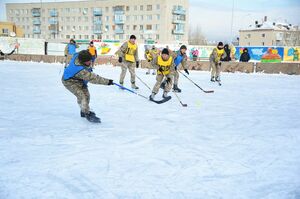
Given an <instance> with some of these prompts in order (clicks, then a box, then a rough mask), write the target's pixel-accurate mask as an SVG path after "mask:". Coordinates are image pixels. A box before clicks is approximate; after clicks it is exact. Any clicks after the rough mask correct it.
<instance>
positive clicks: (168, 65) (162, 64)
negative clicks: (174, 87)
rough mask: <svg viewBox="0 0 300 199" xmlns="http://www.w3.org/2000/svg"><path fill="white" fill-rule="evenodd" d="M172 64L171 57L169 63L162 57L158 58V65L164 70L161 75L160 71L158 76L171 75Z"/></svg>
mask: <svg viewBox="0 0 300 199" xmlns="http://www.w3.org/2000/svg"><path fill="white" fill-rule="evenodd" d="M172 64H173V58H172V56H170V57H169V59H168V60H167V61H164V60H163V59H162V57H161V56H158V58H157V65H159V66H160V67H161V68H162V70H163V72H162V73H161V72H160V71H159V70H157V74H160V75H161V74H163V75H168V74H170V68H171V66H172Z"/></svg>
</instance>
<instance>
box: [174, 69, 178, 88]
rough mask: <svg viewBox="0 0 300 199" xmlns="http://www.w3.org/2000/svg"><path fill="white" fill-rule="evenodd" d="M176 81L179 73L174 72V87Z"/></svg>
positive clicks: (176, 83)
mask: <svg viewBox="0 0 300 199" xmlns="http://www.w3.org/2000/svg"><path fill="white" fill-rule="evenodd" d="M178 70H179V69H178ZM178 79H179V72H178V71H177V70H176V71H175V72H174V85H178Z"/></svg>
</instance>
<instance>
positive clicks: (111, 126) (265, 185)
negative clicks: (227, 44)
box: [0, 61, 300, 199]
mask: <svg viewBox="0 0 300 199" xmlns="http://www.w3.org/2000/svg"><path fill="white" fill-rule="evenodd" d="M61 69H62V65H59V64H43V63H31V62H12V61H1V62H0V71H1V72H0V91H1V97H0V107H1V110H0V198H1V199H19V198H26V199H27V198H37V199H41V198H42V199H45V198H46V199H48V198H51V199H52V198H68V199H69V198H70V199H73V198H75V199H77V198H78V199H86V198H87V199H90V198H97V199H115V198H120V199H135V198H136V199H137V198H142V199H144V198H146V199H148V198H158V199H161V198H162V199H166V198H171V199H174V198H176V199H177V198H179V199H183V198H187V199H194V198H200V199H236V198H237V199H299V198H300V119H299V118H300V77H299V76H288V75H264V74H241V73H237V74H222V82H223V85H222V86H221V87H219V86H218V85H217V84H215V83H211V82H209V73H208V72H196V71H192V72H191V75H190V77H191V78H192V79H193V80H194V81H195V82H197V83H198V84H199V85H200V86H202V87H203V88H205V89H213V90H215V93H213V94H205V93H203V92H201V91H200V90H199V89H198V88H197V87H195V86H194V85H193V84H191V83H190V82H189V81H188V80H187V79H185V78H184V77H183V76H182V77H180V88H182V90H183V93H181V94H179V96H180V97H181V98H182V101H183V103H187V104H188V107H187V108H184V107H181V106H180V104H179V102H178V101H177V100H176V98H175V96H174V95H173V94H172V93H171V95H172V96H173V98H172V100H171V101H169V102H168V103H165V104H162V105H157V104H154V103H151V102H149V101H147V100H145V99H143V98H141V97H138V96H136V95H134V94H131V93H128V92H126V91H122V90H120V89H118V88H117V87H116V86H102V85H100V86H99V85H90V93H91V107H92V109H93V110H94V111H95V112H96V113H97V115H99V116H100V117H101V119H102V123H101V124H91V123H89V122H88V121H87V120H85V119H82V118H80V116H79V108H78V106H77V104H76V99H75V97H74V96H73V95H72V94H71V93H70V92H69V91H67V90H66V89H65V88H64V87H63V85H62V84H61V81H60V78H61V75H62V71H61ZM95 72H97V73H99V74H101V75H102V76H104V77H108V78H112V79H114V80H115V81H118V77H119V74H120V68H118V67H117V68H113V67H111V66H105V67H103V66H102V67H97V69H96V70H95ZM137 74H138V75H139V77H141V78H142V79H143V80H144V81H145V82H147V83H148V84H149V85H150V86H151V87H152V86H153V85H154V82H155V77H154V76H152V75H151V76H146V75H145V70H143V69H138V70H137ZM137 84H138V86H140V91H139V92H140V93H141V94H143V95H146V96H149V95H150V91H149V90H147V88H146V87H145V86H143V84H142V83H141V82H139V81H138V80H137ZM126 86H129V77H128V76H127V77H126ZM160 97H161V93H160V94H159V96H158V98H160Z"/></svg>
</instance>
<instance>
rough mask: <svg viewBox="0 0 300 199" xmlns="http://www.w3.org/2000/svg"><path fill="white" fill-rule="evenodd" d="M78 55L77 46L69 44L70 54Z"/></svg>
mask: <svg viewBox="0 0 300 199" xmlns="http://www.w3.org/2000/svg"><path fill="white" fill-rule="evenodd" d="M75 53H76V44H71V43H69V44H68V54H69V55H73V54H75Z"/></svg>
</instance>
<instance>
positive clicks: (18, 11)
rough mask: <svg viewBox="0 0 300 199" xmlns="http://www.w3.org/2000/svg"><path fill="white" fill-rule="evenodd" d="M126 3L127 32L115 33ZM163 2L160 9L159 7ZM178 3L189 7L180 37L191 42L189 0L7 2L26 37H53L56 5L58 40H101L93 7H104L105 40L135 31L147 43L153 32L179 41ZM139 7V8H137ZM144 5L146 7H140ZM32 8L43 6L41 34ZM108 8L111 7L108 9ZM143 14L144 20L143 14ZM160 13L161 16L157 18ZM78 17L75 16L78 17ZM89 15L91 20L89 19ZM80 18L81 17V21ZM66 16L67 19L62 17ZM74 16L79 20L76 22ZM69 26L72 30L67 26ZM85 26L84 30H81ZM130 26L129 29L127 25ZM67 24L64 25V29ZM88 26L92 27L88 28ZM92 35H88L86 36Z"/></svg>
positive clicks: (164, 39)
mask: <svg viewBox="0 0 300 199" xmlns="http://www.w3.org/2000/svg"><path fill="white" fill-rule="evenodd" d="M118 5H121V6H125V16H126V17H127V16H129V17H130V19H129V20H125V23H124V27H123V29H124V34H122V35H121V36H120V34H115V32H114V31H113V30H112V26H113V25H115V23H114V21H113V18H114V12H113V10H112V9H113V7H114V6H118ZM147 5H152V11H147V10H146V9H147ZM157 5H159V9H157ZM174 5H181V6H183V7H184V9H185V10H186V17H185V28H184V35H180V36H179V40H180V41H183V42H184V43H187V41H188V38H187V37H188V7H189V3H188V0H147V1H144V0H131V1H128V0H104V1H79V2H50V3H42V4H41V3H10V4H6V13H7V19H8V20H10V21H13V22H15V23H16V24H18V25H21V26H24V27H25V37H33V38H45V39H51V38H52V39H53V38H54V34H50V31H49V25H50V24H49V19H50V13H49V10H50V9H53V8H55V9H56V10H57V11H58V17H57V19H58V26H59V28H58V29H59V30H60V31H59V34H58V35H55V38H56V39H62V40H66V41H67V40H68V39H67V38H66V35H70V37H73V35H75V38H76V39H80V36H81V39H92V38H93V35H94V38H95V39H97V36H96V35H95V34H94V33H93V25H94V22H93V17H94V16H93V8H101V9H102V17H101V20H102V34H101V36H102V39H114V40H121V41H122V40H126V39H128V37H129V36H130V35H131V34H135V35H136V36H137V38H138V41H139V42H142V43H143V42H144V39H145V38H147V37H148V35H150V37H151V38H152V39H154V40H157V39H156V37H157V35H159V39H158V42H159V43H176V41H175V39H176V37H175V35H174V34H173V33H172V30H173V27H174V24H173V22H172V19H173V14H172V9H173V6H174ZM126 6H129V9H130V10H129V11H126ZM135 6H137V8H138V9H137V10H135V9H134V8H135ZM140 6H143V10H142V11H141V10H140ZM32 8H41V17H40V20H41V25H40V30H41V34H33V20H34V18H37V17H33V16H32V13H31V9H32ZM66 8H70V9H72V8H77V10H78V9H81V11H80V12H77V13H76V12H66V10H65V9H66ZM84 8H87V9H88V12H87V13H86V14H84V13H83V9H84ZM106 8H108V9H109V10H108V11H107V10H106ZM141 15H142V16H143V20H142V19H141V18H140V16H141ZM148 15H151V16H152V20H147V16H148ZM157 15H159V16H160V18H159V19H157ZM135 16H138V19H137V20H135ZM68 17H69V18H70V21H67V18H68ZM74 17H75V18H74ZM85 17H87V19H88V20H87V21H85ZM106 17H109V20H108V21H106ZM79 18H80V19H81V20H80V21H79ZM62 19H63V20H62ZM72 19H75V21H73V20H72ZM105 25H108V26H109V30H108V31H105ZM134 25H137V30H133V26H134ZM140 25H143V29H144V30H142V31H140ZM147 25H152V30H151V31H145V30H146V26H147ZM68 26H69V28H70V29H69V30H67V27H68ZM73 26H75V31H72V28H73ZM79 26H81V30H79ZM128 26H129V30H128V29H127V27H128ZM156 26H158V29H157V30H155V27H156ZM61 27H63V28H61ZM86 27H88V30H86V29H85V28H86ZM85 35H87V36H88V38H86V36H85Z"/></svg>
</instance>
